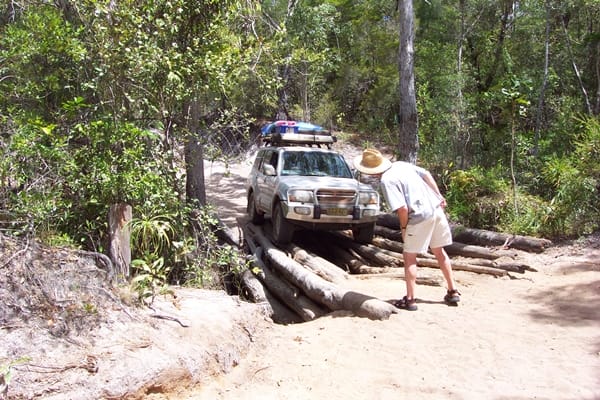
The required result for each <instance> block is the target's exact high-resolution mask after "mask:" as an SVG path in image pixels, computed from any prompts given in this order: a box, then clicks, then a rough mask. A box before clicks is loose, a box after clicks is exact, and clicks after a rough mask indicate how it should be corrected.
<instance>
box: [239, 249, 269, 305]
mask: <svg viewBox="0 0 600 400" xmlns="http://www.w3.org/2000/svg"><path fill="white" fill-rule="evenodd" d="M253 258H254V257H253ZM249 261H250V265H257V261H256V260H254V261H252V260H249ZM240 281H241V284H242V288H241V289H242V290H241V292H242V296H243V297H244V298H245V299H247V300H249V301H251V302H253V303H260V302H263V301H267V296H266V294H265V288H264V286H263V285H262V283H260V280H259V279H258V278H257V277H256V275H254V273H252V271H250V270H249V269H246V270H244V272H242V274H241V275H240Z"/></svg>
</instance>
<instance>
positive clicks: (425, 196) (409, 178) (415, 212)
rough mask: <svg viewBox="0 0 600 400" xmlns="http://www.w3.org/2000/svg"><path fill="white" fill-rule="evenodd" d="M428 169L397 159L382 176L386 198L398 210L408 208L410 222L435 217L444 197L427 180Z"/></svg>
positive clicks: (414, 222) (391, 206)
mask: <svg viewBox="0 0 600 400" xmlns="http://www.w3.org/2000/svg"><path fill="white" fill-rule="evenodd" d="M427 173H428V172H427V170H425V169H424V168H421V167H418V166H416V165H413V164H410V163H407V162H405V161H396V162H394V163H393V164H392V166H391V167H390V169H388V170H387V171H386V172H385V173H384V174H383V175H382V176H381V183H380V185H381V190H382V192H383V195H384V196H385V199H386V201H387V203H388V205H389V206H390V208H391V209H392V211H394V212H396V210H398V209H399V208H401V207H407V208H408V223H409V224H410V225H414V224H418V223H419V222H422V221H424V220H426V219H428V218H431V217H433V214H434V212H435V209H436V208H437V207H439V206H440V204H441V203H442V198H441V197H440V196H439V195H438V194H437V193H436V192H435V191H434V190H433V189H432V188H431V187H429V185H428V184H427V182H425V180H424V179H423V176H425V175H426V174H427Z"/></svg>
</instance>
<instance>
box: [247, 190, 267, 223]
mask: <svg viewBox="0 0 600 400" xmlns="http://www.w3.org/2000/svg"><path fill="white" fill-rule="evenodd" d="M246 212H247V213H248V216H249V217H250V220H251V221H252V223H253V224H257V225H260V224H262V223H263V222H264V221H265V216H264V215H263V214H261V213H259V212H258V211H257V210H256V204H254V193H250V194H249V195H248V205H247V206H246Z"/></svg>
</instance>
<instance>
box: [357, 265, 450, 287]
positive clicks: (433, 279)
mask: <svg viewBox="0 0 600 400" xmlns="http://www.w3.org/2000/svg"><path fill="white" fill-rule="evenodd" d="M373 268H375V267H373ZM390 270H395V271H391V272H382V273H376V274H362V275H356V278H357V279H370V278H388V279H402V280H404V278H405V277H404V270H403V269H398V268H390ZM400 271H402V272H400ZM443 284H444V279H443V278H442V277H441V276H439V275H438V276H420V275H418V276H417V285H427V286H442V285H443Z"/></svg>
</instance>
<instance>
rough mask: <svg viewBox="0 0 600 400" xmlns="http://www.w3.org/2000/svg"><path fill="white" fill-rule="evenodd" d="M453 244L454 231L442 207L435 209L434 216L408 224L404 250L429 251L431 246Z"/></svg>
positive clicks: (409, 251) (411, 251)
mask: <svg viewBox="0 0 600 400" xmlns="http://www.w3.org/2000/svg"><path fill="white" fill-rule="evenodd" d="M450 244H452V232H451V231H450V225H448V220H447V219H446V214H445V213H444V209H443V208H442V207H438V208H436V210H435V214H434V216H433V218H430V219H428V220H425V221H423V222H419V223H418V224H415V225H410V224H409V225H407V226H406V236H405V237H404V251H406V252H407V253H427V249H428V248H429V247H432V248H436V247H444V246H448V245H450Z"/></svg>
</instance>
